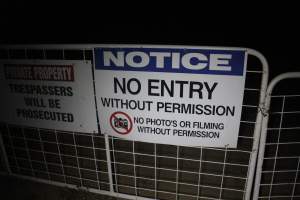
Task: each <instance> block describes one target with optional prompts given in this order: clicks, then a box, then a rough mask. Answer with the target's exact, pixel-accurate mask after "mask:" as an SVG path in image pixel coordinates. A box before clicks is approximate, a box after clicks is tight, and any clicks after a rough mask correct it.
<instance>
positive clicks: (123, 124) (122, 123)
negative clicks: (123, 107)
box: [114, 117, 128, 129]
mask: <svg viewBox="0 0 300 200" xmlns="http://www.w3.org/2000/svg"><path fill="white" fill-rule="evenodd" d="M114 126H115V127H116V128H124V129H128V120H127V119H123V118H121V117H118V118H115V119H114Z"/></svg>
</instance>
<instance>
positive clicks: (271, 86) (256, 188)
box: [252, 72, 300, 200]
mask: <svg viewBox="0 0 300 200" xmlns="http://www.w3.org/2000/svg"><path fill="white" fill-rule="evenodd" d="M293 78H300V72H287V73H283V74H280V75H278V76H276V77H275V78H273V79H272V81H271V82H270V84H269V86H268V88H267V92H266V97H265V104H264V106H263V112H264V116H263V120H262V126H261V134H260V142H259V152H258V157H257V165H256V175H255V182H254V190H253V198H252V199H253V200H256V199H258V197H259V190H260V181H261V174H262V173H261V172H262V166H263V161H264V154H265V147H266V145H265V144H266V138H267V131H268V122H269V110H270V105H271V97H272V92H273V89H274V88H275V86H276V85H277V84H278V83H279V82H280V81H282V80H286V79H293Z"/></svg>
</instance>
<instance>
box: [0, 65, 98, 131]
mask: <svg viewBox="0 0 300 200" xmlns="http://www.w3.org/2000/svg"><path fill="white" fill-rule="evenodd" d="M0 89H1V94H2V97H1V100H0V102H1V114H0V121H3V122H6V123H10V124H16V125H25V126H31V127H38V128H47V129H56V130H64V131H74V132H75V131H76V132H86V133H93V132H98V128H97V118H96V111H95V99H94V89H93V76H92V64H91V61H78V60H68V61H66V60H2V61H0Z"/></svg>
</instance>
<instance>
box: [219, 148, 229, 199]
mask: <svg viewBox="0 0 300 200" xmlns="http://www.w3.org/2000/svg"><path fill="white" fill-rule="evenodd" d="M227 149H228V145H226V147H225V154H224V160H223V170H222V178H221V188H220V193H219V198H218V199H222V192H223V182H224V176H225V168H226V159H227Z"/></svg>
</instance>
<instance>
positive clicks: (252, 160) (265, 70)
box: [0, 44, 269, 200]
mask: <svg viewBox="0 0 300 200" xmlns="http://www.w3.org/2000/svg"><path fill="white" fill-rule="evenodd" d="M128 45H131V47H133V46H136V47H143V46H147V47H158V46H164V47H166V48H168V47H169V48H175V47H178V46H183V47H185V48H188V47H190V48H199V47H200V48H214V49H228V48H230V49H239V50H240V49H244V50H245V53H246V54H247V57H248V55H251V56H254V57H256V58H258V59H259V61H260V62H261V69H262V70H261V71H259V73H261V74H262V75H261V79H260V80H261V85H260V90H259V91H260V94H259V102H258V104H257V114H256V120H255V127H254V131H253V142H252V151H251V153H250V157H249V165H248V173H247V177H246V178H247V181H246V182H245V188H246V189H245V190H244V199H245V200H250V197H251V192H252V184H253V179H254V173H255V166H256V158H257V154H258V146H259V138H260V133H261V128H262V120H263V114H264V113H263V112H262V109H263V107H264V104H265V96H266V90H267V83H268V77H269V66H268V62H267V60H266V58H265V57H264V56H263V54H261V53H260V52H259V51H257V50H254V49H250V48H243V47H214V46H188V45H187V46H185V45H145V44H141V45H139V44H120V45H118V44H49V45H47V44H39V45H3V46H1V47H2V48H4V49H25V51H26V50H27V49H40V50H46V49H61V50H63V51H64V50H69V49H72V50H76V49H78V50H92V51H93V58H95V56H94V48H99V47H113V46H117V47H126V46H128ZM94 61H95V60H94ZM246 66H247V65H246ZM92 70H93V73H94V63H93V68H92ZM245 70H247V67H246V69H245ZM252 72H253V71H252ZM93 81H94V80H93ZM93 86H94V87H95V85H94V83H93ZM244 90H245V88H244ZM95 95H96V93H95ZM95 104H96V100H95ZM95 109H96V107H95ZM103 135H104V137H105V148H106V156H107V167H108V174H109V182H108V184H109V185H110V191H105V190H100V189H99V190H98V189H93V188H85V187H77V186H76V185H72V184H67V183H60V182H55V181H51V180H44V179H40V178H36V177H30V176H25V175H19V174H14V173H12V172H11V170H10V165H9V163H8V159H7V154H6V152H5V148H4V152H3V153H4V154H5V155H4V158H5V159H4V160H5V162H6V163H5V164H6V166H7V170H8V173H1V174H6V175H10V176H14V177H18V178H23V179H27V180H31V181H37V182H41V183H46V184H51V185H55V186H60V187H68V188H72V189H80V188H81V189H84V190H87V191H89V192H93V193H97V194H103V195H109V196H113V197H120V198H127V199H132V200H134V199H135V200H137V199H140V200H151V199H150V198H145V197H139V196H134V195H128V194H123V193H118V192H115V191H114V188H113V174H112V163H111V158H110V147H109V138H108V135H107V134H103ZM0 142H1V143H3V142H2V135H1V134H0ZM0 145H1V146H3V145H2V144H0ZM3 147H4V146H3Z"/></svg>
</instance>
